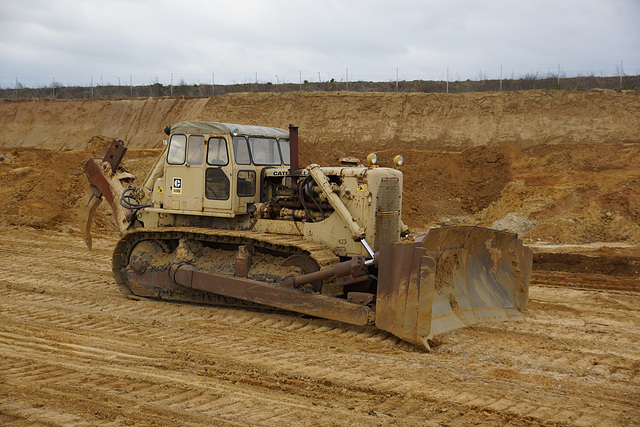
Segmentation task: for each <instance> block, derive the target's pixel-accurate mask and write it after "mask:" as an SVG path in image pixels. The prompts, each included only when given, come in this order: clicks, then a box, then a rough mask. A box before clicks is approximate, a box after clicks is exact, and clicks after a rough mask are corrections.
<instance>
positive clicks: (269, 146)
mask: <svg viewBox="0 0 640 427" xmlns="http://www.w3.org/2000/svg"><path fill="white" fill-rule="evenodd" d="M249 149H250V150H251V157H252V158H253V163H254V164H256V165H280V164H282V160H281V159H280V150H279V149H278V141H277V140H276V139H275V138H265V137H257V136H251V137H249Z"/></svg>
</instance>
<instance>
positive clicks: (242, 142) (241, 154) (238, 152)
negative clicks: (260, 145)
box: [233, 136, 251, 165]
mask: <svg viewBox="0 0 640 427" xmlns="http://www.w3.org/2000/svg"><path fill="white" fill-rule="evenodd" d="M233 154H234V156H235V157H236V163H237V164H239V165H250V164H251V157H249V147H247V138H245V137H244V136H234V137H233Z"/></svg>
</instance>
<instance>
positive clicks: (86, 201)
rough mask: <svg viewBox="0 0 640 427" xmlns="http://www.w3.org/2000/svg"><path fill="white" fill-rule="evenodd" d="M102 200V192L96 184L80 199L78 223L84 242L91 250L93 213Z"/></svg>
mask: <svg viewBox="0 0 640 427" xmlns="http://www.w3.org/2000/svg"><path fill="white" fill-rule="evenodd" d="M101 202H102V193H101V192H100V190H98V189H97V188H96V187H95V186H93V185H90V186H89V188H87V191H86V192H85V193H84V197H82V200H81V201H80V209H79V210H78V225H79V226H80V231H81V232H82V237H83V238H84V242H85V243H86V244H87V247H88V248H89V250H91V223H92V222H93V214H94V213H95V212H96V209H97V208H98V206H99V205H100V203H101Z"/></svg>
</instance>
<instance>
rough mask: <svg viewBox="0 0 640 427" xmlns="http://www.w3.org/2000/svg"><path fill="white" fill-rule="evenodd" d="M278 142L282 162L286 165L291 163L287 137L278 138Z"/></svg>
mask: <svg viewBox="0 0 640 427" xmlns="http://www.w3.org/2000/svg"><path fill="white" fill-rule="evenodd" d="M278 142H279V143H280V154H281V155H282V163H284V164H285V165H288V164H290V163H291V159H290V157H291V146H290V145H289V140H288V139H279V140H278Z"/></svg>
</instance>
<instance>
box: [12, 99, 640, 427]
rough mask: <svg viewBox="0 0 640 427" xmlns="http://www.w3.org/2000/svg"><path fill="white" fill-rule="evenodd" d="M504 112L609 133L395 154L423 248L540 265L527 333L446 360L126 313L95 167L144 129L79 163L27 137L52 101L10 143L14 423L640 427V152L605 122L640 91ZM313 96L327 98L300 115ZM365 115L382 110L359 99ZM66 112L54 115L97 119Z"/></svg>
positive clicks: (167, 314) (322, 153) (398, 345)
mask: <svg viewBox="0 0 640 427" xmlns="http://www.w3.org/2000/svg"><path fill="white" fill-rule="evenodd" d="M569 95H570V96H569ZM289 96H293V95H289ZM465 96H466V97H465ZM484 96H485V101H486V104H485V105H484V107H483V108H485V109H486V110H488V111H490V112H491V111H493V112H495V111H497V110H500V109H501V110H504V114H505V117H503V120H507V121H508V120H515V119H514V118H515V117H524V116H526V115H527V114H529V115H534V114H540V115H542V117H541V118H539V120H541V121H545V118H544V115H545V114H550V115H553V114H556V110H554V108H560V107H562V106H564V107H565V110H566V114H565V115H566V116H567V117H569V116H571V120H568V126H573V124H575V123H576V121H577V120H578V119H577V117H578V116H580V111H582V114H583V116H586V117H587V119H590V120H592V123H594V126H595V127H596V128H597V132H594V133H593V134H592V138H591V139H589V138H588V137H587V136H586V135H587V133H586V132H585V133H584V134H581V139H580V140H578V139H577V138H575V139H573V140H571V141H569V142H570V143H568V142H567V141H568V139H570V138H569V137H564V140H558V139H555V140H553V139H551V140H550V139H549V136H550V135H559V134H561V132H560V131H559V130H557V129H556V130H553V129H552V130H548V131H547V132H545V133H543V134H541V136H540V139H539V140H531V141H529V142H527V143H523V142H522V141H523V140H522V138H521V139H518V138H519V137H518V135H515V134H512V138H513V139H512V141H513V142H512V143H507V140H508V139H509V138H508V135H506V134H505V135H503V136H502V137H501V139H500V140H496V141H495V143H487V144H467V145H464V144H462V146H460V147H459V149H458V150H456V151H451V146H452V145H456V144H457V143H444V144H443V148H442V149H435V148H434V147H433V143H432V142H430V143H428V144H426V145H425V146H424V147H421V146H419V145H418V144H415V143H413V142H411V138H408V139H406V138H405V139H402V138H401V141H399V142H398V147H394V148H391V147H384V144H382V143H380V144H377V145H376V144H373V145H374V146H377V147H379V149H376V152H377V153H378V157H379V158H380V159H381V163H382V165H388V163H389V161H390V159H391V158H392V157H393V155H395V154H397V153H398V149H399V148H402V154H403V156H404V157H405V159H406V165H405V166H404V167H403V168H402V171H403V173H404V185H405V187H404V188H405V194H404V199H403V218H404V220H405V222H406V223H407V224H408V225H409V226H410V227H411V229H412V230H413V232H414V233H415V234H418V233H419V232H420V231H422V230H426V229H428V228H430V227H433V226H438V225H442V224H460V223H463V224H476V225H481V226H490V227H494V228H500V229H507V230H511V231H515V232H518V234H519V235H520V236H521V237H522V238H523V240H524V241H525V243H526V244H528V245H529V246H531V247H532V248H533V249H534V253H535V256H534V274H533V278H532V284H531V288H530V301H529V305H528V309H527V311H526V313H525V317H526V321H525V322H517V323H496V324H487V325H477V326H473V327H470V328H466V329H462V330H457V331H452V332H449V333H446V334H443V335H441V336H439V337H438V340H439V342H440V345H438V346H436V347H435V348H434V351H433V352H432V353H424V352H421V351H419V350H417V349H416V348H414V347H412V346H411V345H409V344H406V343H404V342H402V341H400V340H398V339H397V338H395V337H393V336H391V335H389V334H387V333H383V332H379V331H377V330H375V329H373V328H358V327H352V326H347V325H342V324H339V323H335V322H330V321H325V320H319V319H313V318H308V317H303V316H297V315H289V314H283V313H276V312H256V311H250V310H240V309H230V308H219V307H205V306H198V305H189V304H172V303H166V302H158V301H153V300H141V301H132V300H128V299H126V298H125V297H124V296H123V295H122V294H121V293H120V291H119V290H118V288H117V287H116V286H115V284H114V281H113V276H112V274H111V271H110V268H111V251H112V250H113V247H114V245H115V242H116V238H117V236H116V235H115V228H114V227H113V225H112V224H111V214H110V212H109V210H108V208H107V207H106V206H101V207H100V208H99V212H98V214H97V217H96V223H95V224H94V234H95V236H94V250H93V251H92V252H89V251H88V250H87V249H86V248H85V247H84V245H83V242H82V238H81V236H80V234H79V229H78V227H77V224H76V211H77V206H78V200H79V198H80V197H81V196H82V194H83V192H84V188H85V186H86V179H85V178H84V176H83V174H82V164H83V163H84V161H86V159H87V158H89V157H101V156H102V155H103V154H104V152H105V150H106V147H107V146H108V145H109V143H110V140H111V139H112V138H113V137H120V138H122V137H123V136H122V135H124V134H129V133H132V132H133V131H132V130H131V129H130V128H127V127H126V126H124V125H122V126H124V127H123V128H122V131H121V132H119V131H116V130H109V132H113V133H107V132H104V131H103V132H95V134H94V135H92V136H90V137H86V138H85V139H84V140H83V142H81V143H78V144H77V147H75V148H74V149H70V148H73V147H66V148H65V147H63V146H60V145H59V143H58V142H56V143H55V144H51V141H47V140H46V138H44V136H43V137H42V138H43V139H42V142H41V143H40V144H37V143H32V142H33V141H35V140H33V139H29V138H32V137H33V135H34V133H33V131H32V130H30V129H29V128H28V126H27V125H24V126H25V128H24V129H23V130H22V133H20V132H21V131H20V126H23V124H24V123H31V126H32V127H33V128H38V126H44V125H43V124H42V123H40V124H38V123H37V122H38V119H37V117H38V115H39V114H41V113H42V109H43V108H45V107H43V104H46V102H38V101H32V110H31V112H29V108H28V105H27V104H26V103H25V104H20V108H19V110H20V114H18V115H16V116H15V117H16V121H15V122H14V124H13V128H11V130H10V131H11V132H13V134H14V139H13V140H12V141H13V142H12V143H6V141H3V142H2V143H0V210H1V211H2V212H3V215H1V216H0V254H1V256H2V258H3V260H4V262H3V263H1V265H0V270H1V271H2V274H1V275H0V295H1V297H0V424H8V425H48V426H50V425H123V424H124V425H390V424H395V425H434V426H435V425H593V426H600V425H625V426H626V425H638V424H640V349H639V348H638V342H640V278H639V277H640V251H639V250H638V245H639V244H640V217H639V215H640V203H639V196H640V193H639V192H640V185H639V182H638V180H639V179H640V166H639V165H640V137H639V138H636V137H635V136H634V135H632V134H627V136H626V137H622V136H621V135H622V134H623V132H622V131H621V129H622V128H621V127H620V128H618V127H616V126H617V125H616V124H615V123H614V122H613V121H611V120H610V121H609V122H608V123H609V126H610V128H609V132H608V133H607V123H606V121H604V120H603V121H598V120H596V119H593V118H589V114H591V113H590V111H594V109H595V111H596V112H597V111H598V110H599V111H601V112H603V114H608V115H610V116H616V115H618V116H621V117H627V118H628V117H635V118H636V122H637V119H638V117H640V110H638V109H636V110H634V109H633V108H635V107H633V105H635V104H633V102H631V101H629V99H630V98H629V96H631V95H624V94H622V95H620V96H621V97H624V96H627V98H624V99H625V100H624V101H620V102H617V103H611V102H609V101H610V99H609V98H611V97H614V98H615V97H616V96H618V95H617V94H610V93H604V94H603V93H602V92H594V93H590V94H588V96H589V98H588V100H589V103H588V105H586V106H582V103H583V102H585V101H584V99H582V98H576V97H574V96H573V95H571V94H568V95H567V96H565V97H564V98H558V97H557V95H556V94H555V93H552V94H551V95H549V96H547V95H544V94H538V97H537V98H536V99H537V101H536V102H535V103H530V104H529V103H528V102H531V101H532V99H531V98H526V99H518V98H517V96H516V95H515V94H513V95H510V98H509V103H510V104H508V105H511V110H508V109H505V105H507V104H505V102H506V101H505V100H504V99H502V98H496V97H494V98H495V99H494V100H493V101H492V100H491V99H492V95H491V94H489V95H487V94H485V95H484ZM522 96H523V97H530V96H531V95H530V94H523V95H522ZM580 96H583V95H580ZM633 96H635V95H633ZM460 97H461V98H453V99H455V100H456V101H455V102H454V104H456V103H457V104H456V105H458V104H460V105H463V104H465V103H466V104H467V105H470V104H473V103H474V102H477V99H476V94H466V95H464V96H463V95H460ZM635 98H637V96H636V97H635ZM635 98H634V99H635ZM309 99H312V100H313V102H316V103H320V102H322V99H320V97H315V98H304V99H303V100H302V101H300V102H301V103H305V102H307V103H308V102H310V101H309ZM446 99H447V98H446V97H443V98H439V100H440V102H445V101H446ZM544 99H548V100H549V105H547V104H545V103H544V102H543V100H544ZM193 101H194V102H195V101H197V100H193ZM241 101H242V102H245V101H246V100H245V99H244V98H243V99H242V100H241ZM365 101H366V102H368V103H372V102H373V101H372V100H371V97H364V98H363V97H362V96H361V95H354V98H353V99H348V98H345V99H342V100H341V102H344V103H348V104H351V105H360V106H362V103H364V102H365ZM525 101H527V102H525ZM136 102H138V101H136ZM199 102H200V103H201V104H202V105H204V106H206V105H209V107H207V108H211V105H210V104H207V102H206V101H199ZM236 102H240V101H236ZM390 102H391V103H392V104H393V103H394V102H397V99H396V98H394V97H393V95H391V97H390ZM492 102H493V103H492ZM630 103H631V104H633V105H631V106H630ZM51 105H54V104H53V103H52V104H51ZM64 105H66V107H67V110H64V108H62V107H61V106H64ZM64 105H63V103H55V109H54V110H53V111H50V112H49V113H48V114H51V115H55V114H59V115H62V116H68V117H71V116H73V111H76V114H77V115H78V116H82V114H89V113H87V112H86V111H85V112H84V113H83V112H82V111H81V110H83V109H84V110H88V111H94V109H96V108H97V107H96V105H93V104H91V105H87V104H86V103H85V104H83V107H82V108H81V109H78V103H73V102H68V103H67V104H64ZM456 105H453V107H455V108H457V107H456ZM615 105H618V108H619V111H616V110H615V108H616V107H615ZM594 106H596V107H594ZM445 107H446V102H445V105H444V106H442V107H441V108H442V111H440V113H439V114H445V113H443V111H445V110H446V108H445ZM2 108H6V106H3V107H2ZM60 108H62V110H60ZM193 108H195V107H193ZM203 108H205V107H203ZM315 108H316V110H322V108H323V107H321V106H316V107H315ZM327 108H328V107H327ZM386 108H387V107H382V106H380V107H379V108H378V110H379V111H386ZM455 108H453V110H454V111H455ZM581 108H582V110H581ZM74 109H75V110H74ZM314 111H315V110H314ZM405 111H406V110H405ZM472 112H473V111H472ZM508 112H511V113H512V116H511V118H510V119H509V118H507V115H508V114H507V113H508ZM29 114H31V115H32V116H33V118H32V119H30V120H31V121H29V120H27V118H28V117H29ZM48 114H42V116H43V117H45V119H44V120H45V121H46V120H49V119H48V118H47V117H49V116H48ZM91 114H93V113H91ZM353 114H355V113H353ZM367 114H369V113H367V112H363V113H362V115H363V117H365V119H366V118H367ZM595 115H597V114H595ZM625 115H626V116H625ZM473 117H476V118H477V116H473ZM232 119H233V117H231V118H229V119H227V118H226V116H223V117H222V118H220V119H219V120H220V121H228V122H232V121H233V120H232ZM365 119H363V120H365ZM587 119H585V120H586V121H589V120H587ZM3 120H4V119H3ZM136 120H138V119H131V122H132V123H133V122H136ZM345 120H353V116H352V115H350V116H349V117H348V118H346V119H345ZM367 120H368V119H367ZM0 121H2V120H0ZM121 121H122V120H121ZM136 123H137V122H136ZM572 123H573V124H572ZM261 124H265V123H261ZM557 125H558V126H560V124H557ZM627 125H629V126H631V124H630V123H627ZM132 126H133V125H132ZM136 126H137V128H136V129H138V128H139V127H140V125H136ZM367 126H369V127H371V128H372V127H374V123H372V122H366V123H365V125H363V127H367ZM134 127H135V126H134ZM636 127H637V126H636ZM422 131H423V132H428V129H423V130H422ZM52 132H53V131H52ZM136 132H137V131H136ZM419 132H420V130H419V129H413V128H412V129H408V130H407V131H406V134H411V135H414V134H418V133H419ZM479 132H480V131H479ZM451 133H455V130H452V131H451ZM381 134H385V132H384V131H383V132H381ZM480 134H481V132H480V133H479V135H480ZM21 135H22V136H21ZM105 135H108V136H105ZM307 135H308V138H307V141H308V142H309V141H315V140H317V137H316V136H311V135H310V134H307ZM602 135H609V137H603V136H602ZM629 135H630V136H629ZM520 136H521V135H520ZM485 137H486V135H484V134H482V135H480V136H479V137H478V138H479V139H482V138H485ZM3 138H6V133H5V134H4V136H3ZM15 138H23V141H26V140H29V141H30V142H29V143H24V144H21V143H17V142H19V141H17V140H16V139H15ZM354 138H356V139H357V135H356V136H354ZM634 138H636V139H634ZM563 141H564V142H563ZM302 142H304V140H303V141H302ZM3 144H4V145H3ZM134 145H135V144H134ZM369 145H371V144H367V143H361V144H354V145H352V146H350V148H348V149H345V144H344V143H343V141H342V140H340V139H336V140H333V141H331V140H327V141H324V142H323V144H322V145H318V144H312V143H309V144H308V145H307V146H306V148H304V149H303V150H302V164H308V163H311V162H314V163H319V164H322V165H334V164H336V159H337V158H338V157H339V156H342V155H355V156H357V157H360V158H361V159H364V157H365V156H366V154H367V152H368V151H365V152H362V151H363V148H362V147H367V149H368V148H371V147H370V146H369ZM138 147H144V145H140V146H138ZM158 153H159V151H158V149H143V148H137V149H130V150H129V152H128V153H127V157H126V161H125V166H126V167H127V168H128V169H129V170H130V171H132V172H133V173H134V174H136V175H137V176H138V177H139V178H143V177H144V174H145V172H146V171H147V170H148V169H149V168H150V166H151V164H152V162H153V160H154V159H155V157H156V156H157V155H158Z"/></svg>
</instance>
